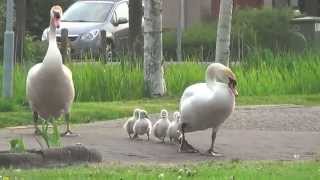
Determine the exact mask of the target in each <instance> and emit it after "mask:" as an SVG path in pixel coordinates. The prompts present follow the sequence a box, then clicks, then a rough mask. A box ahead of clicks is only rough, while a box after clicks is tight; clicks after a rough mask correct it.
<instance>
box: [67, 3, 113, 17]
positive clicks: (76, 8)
mask: <svg viewBox="0 0 320 180" xmlns="http://www.w3.org/2000/svg"><path fill="white" fill-rule="evenodd" d="M112 6H113V4H112V3H105V2H89V1H78V2H76V3H74V4H73V5H71V6H70V8H68V9H67V10H66V12H65V13H64V14H63V16H62V19H61V20H62V21H68V22H103V21H105V19H106V17H107V15H108V13H109V11H110V10H111V8H112Z"/></svg>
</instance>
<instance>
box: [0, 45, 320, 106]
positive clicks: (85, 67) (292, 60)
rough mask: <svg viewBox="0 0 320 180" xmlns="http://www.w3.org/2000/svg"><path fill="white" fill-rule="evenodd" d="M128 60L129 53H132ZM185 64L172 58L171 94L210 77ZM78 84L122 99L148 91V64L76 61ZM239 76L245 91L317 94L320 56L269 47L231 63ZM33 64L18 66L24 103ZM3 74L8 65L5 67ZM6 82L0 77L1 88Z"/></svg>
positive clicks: (79, 95) (18, 95)
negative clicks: (274, 50)
mask: <svg viewBox="0 0 320 180" xmlns="http://www.w3.org/2000/svg"><path fill="white" fill-rule="evenodd" d="M127 60H128V59H127ZM188 60H189V62H186V63H183V64H166V66H165V80H166V85H167V90H168V91H167V95H168V96H169V97H176V98H178V97H180V96H181V94H182V92H183V90H184V89H185V88H186V87H187V86H189V85H191V84H193V83H196V82H203V81H204V78H205V75H204V74H205V69H206V66H207V65H205V64H200V63H197V62H196V60H197V59H196V58H190V59H188ZM69 67H70V68H71V70H72V71H73V78H74V84H75V89H76V101H77V102H88V101H121V100H135V99H141V98H143V97H144V94H143V69H142V66H141V65H139V64H129V63H120V64H100V63H84V64H70V65H69ZM231 68H232V69H233V71H234V72H235V74H236V76H237V79H238V90H239V93H240V94H241V95H242V96H270V95H294V94H301V95H312V94H319V93H320V83H319V79H320V71H319V69H320V56H319V55H318V54H312V53H305V54H302V55H292V54H285V55H273V54H272V53H271V52H268V51H264V52H260V53H258V54H256V55H253V56H251V57H250V58H248V59H246V61H243V62H241V63H240V64H239V65H236V66H232V67H231ZM27 70H28V67H23V66H17V67H16V70H15V83H14V94H15V98H14V100H13V101H15V102H18V103H19V104H24V103H25V102H26V100H25V79H26V74H27ZM0 79H1V80H2V68H1V67H0ZM1 89H2V83H0V90H1Z"/></svg>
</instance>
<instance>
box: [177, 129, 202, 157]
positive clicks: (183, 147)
mask: <svg viewBox="0 0 320 180" xmlns="http://www.w3.org/2000/svg"><path fill="white" fill-rule="evenodd" d="M184 128H185V124H182V125H181V135H182V138H181V142H180V148H179V152H183V153H196V152H199V151H198V150H197V149H195V148H194V147H192V146H191V145H190V144H189V143H188V142H187V141H186V139H185V135H184Z"/></svg>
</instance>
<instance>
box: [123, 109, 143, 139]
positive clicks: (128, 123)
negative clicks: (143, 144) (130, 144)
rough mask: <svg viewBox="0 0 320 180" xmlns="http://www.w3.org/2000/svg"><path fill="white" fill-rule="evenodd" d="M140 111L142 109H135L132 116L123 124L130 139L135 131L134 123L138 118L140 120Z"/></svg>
mask: <svg viewBox="0 0 320 180" xmlns="http://www.w3.org/2000/svg"><path fill="white" fill-rule="evenodd" d="M139 111H140V109H135V110H134V111H133V115H132V117H130V118H129V119H128V120H127V121H126V123H125V124H124V125H123V128H124V129H125V130H126V131H127V133H128V135H129V138H130V139H131V138H132V137H131V135H132V134H133V133H134V132H133V125H134V123H135V122H136V120H138V118H139Z"/></svg>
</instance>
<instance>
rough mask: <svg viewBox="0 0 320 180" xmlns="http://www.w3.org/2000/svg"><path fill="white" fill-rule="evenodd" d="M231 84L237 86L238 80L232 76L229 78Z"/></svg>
mask: <svg viewBox="0 0 320 180" xmlns="http://www.w3.org/2000/svg"><path fill="white" fill-rule="evenodd" d="M229 85H231V86H232V87H236V86H237V81H236V80H234V79H232V78H229Z"/></svg>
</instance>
